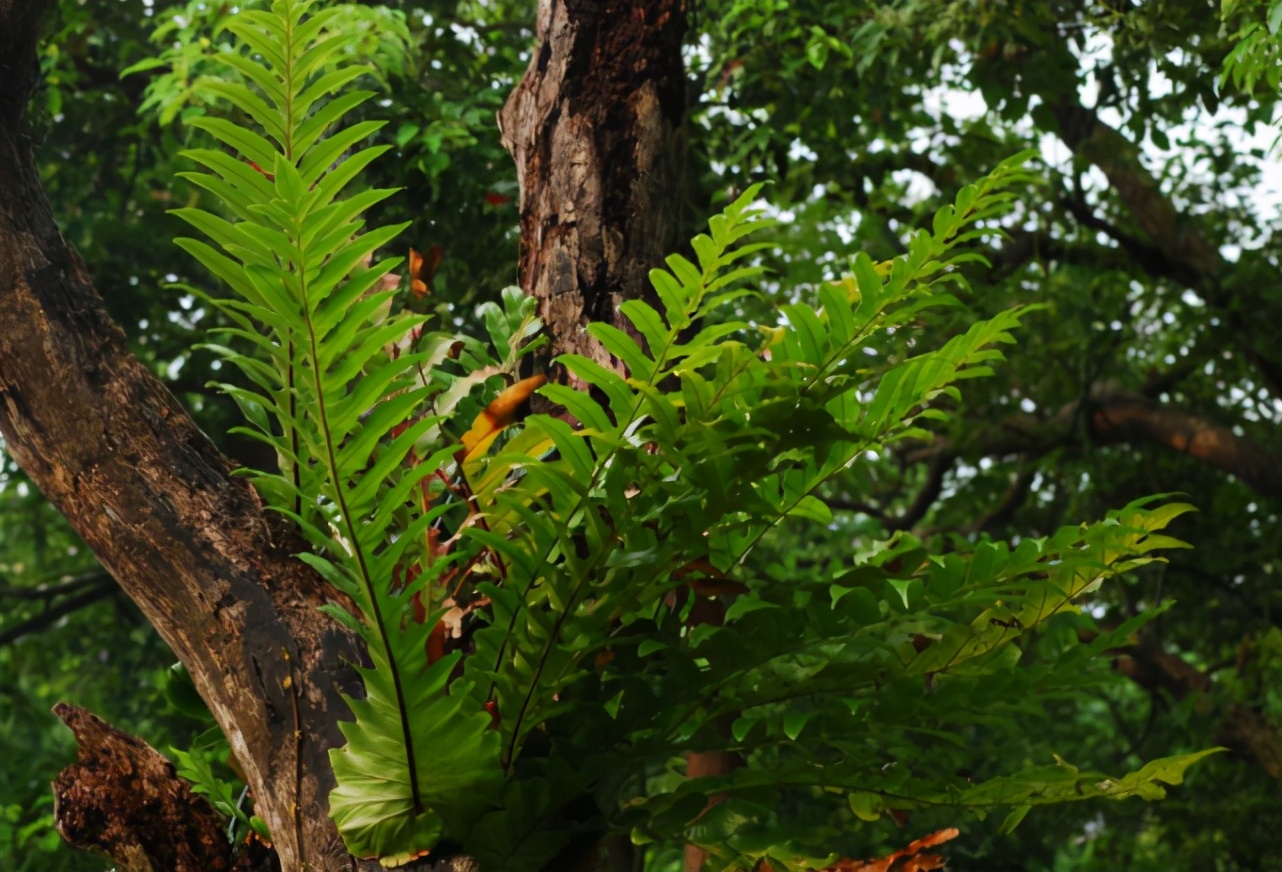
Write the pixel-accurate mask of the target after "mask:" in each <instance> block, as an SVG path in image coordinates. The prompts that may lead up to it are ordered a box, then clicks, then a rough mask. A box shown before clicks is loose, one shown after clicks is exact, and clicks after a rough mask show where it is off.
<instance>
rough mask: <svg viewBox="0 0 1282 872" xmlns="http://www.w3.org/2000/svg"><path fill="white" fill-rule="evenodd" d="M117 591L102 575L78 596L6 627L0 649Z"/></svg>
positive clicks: (1, 634) (114, 585) (0, 639)
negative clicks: (100, 578)
mask: <svg viewBox="0 0 1282 872" xmlns="http://www.w3.org/2000/svg"><path fill="white" fill-rule="evenodd" d="M118 590H119V588H117V587H116V583H115V582H114V581H112V580H111V578H110V577H108V576H106V574H105V573H104V575H103V580H102V581H100V582H98V584H97V585H95V586H93V587H91V588H89V589H88V590H86V591H84V592H83V593H81V594H80V595H79V596H73V597H70V598H68V599H65V600H63V601H62V602H60V603H55V604H54V605H51V606H49V607H48V608H46V609H44V610H43V611H41V612H40V613H39V614H37V615H33V616H32V617H30V618H27V620H25V621H21V622H19V623H17V624H14V625H13V626H12V627H8V628H6V629H5V630H4V631H3V632H0V648H3V647H4V646H5V645H8V644H10V643H12V642H16V641H17V640H18V639H21V638H22V637H23V636H28V635H30V634H32V633H38V632H40V631H41V630H44V629H46V628H47V627H51V626H53V625H54V624H56V623H57V622H58V621H60V620H62V619H63V618H65V617H66V616H67V615H70V614H71V613H73V612H78V611H80V610H81V609H83V608H85V607H86V606H91V605H93V604H94V603H96V602H98V601H100V600H105V599H107V598H108V597H110V596H111V595H112V594H114V593H116V592H118Z"/></svg>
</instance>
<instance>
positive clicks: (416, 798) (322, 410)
mask: <svg viewBox="0 0 1282 872" xmlns="http://www.w3.org/2000/svg"><path fill="white" fill-rule="evenodd" d="M294 25H295V21H294V19H293V17H292V16H291V17H290V19H289V20H288V22H287V24H286V32H285V38H286V52H285V70H284V74H285V76H284V77H285V93H286V94H287V95H288V97H289V99H288V100H286V104H287V105H286V107H285V131H286V134H285V143H284V145H285V153H284V158H285V160H286V161H287V162H289V163H290V165H291V166H292V165H293V163H294V133H295V131H294V119H295V116H296V113H295V106H294V101H295V100H296V99H297V97H298V94H297V92H296V91H295V87H294V86H295V70H294V60H295V57H294ZM290 234H291V236H292V237H293V239H292V241H293V242H294V244H295V245H296V247H297V248H298V251H299V253H300V255H302V258H300V262H299V264H298V287H299V294H300V297H301V300H300V302H301V303H302V309H303V323H304V325H305V328H306V330H307V341H308V347H309V350H310V352H311V364H312V365H311V371H312V386H313V389H314V390H315V392H316V412H317V416H318V419H319V420H318V423H319V424H320V429H321V439H322V440H323V442H324V446H325V462H326V467H327V471H328V473H329V477H330V481H331V482H333V485H334V498H335V500H336V501H337V503H338V510H339V513H340V514H341V515H342V517H343V525H344V527H346V529H347V537H348V541H349V542H350V543H351V549H352V554H353V555H354V556H355V557H356V563H357V566H358V567H359V569H360V581H361V584H362V585H363V586H364V587H365V593H366V596H367V597H368V598H369V605H370V610H371V612H372V614H371V617H372V618H373V620H374V624H375V626H376V627H377V631H378V638H379V642H380V644H381V645H382V646H383V654H384V657H385V658H386V660H387V664H388V672H389V675H390V677H391V680H392V687H393V689H394V691H395V694H396V708H397V713H398V714H399V716H400V725H401V735H402V738H403V741H404V745H405V760H406V765H407V768H408V770H409V771H408V773H407V774H408V777H409V788H410V797H411V800H412V802H413V807H414V812H415V813H416V814H421V813H422V812H423V797H422V793H421V791H420V788H419V783H418V764H417V760H416V757H415V753H414V734H413V731H412V729H411V728H410V722H409V707H408V705H407V704H406V695H405V688H404V686H403V682H402V679H401V670H400V666H399V664H398V663H397V662H396V657H395V654H394V652H393V649H392V639H391V634H390V631H389V628H388V626H387V621H386V620H384V618H383V611H382V608H381V607H380V606H379V602H378V592H377V590H376V589H375V587H374V580H373V578H372V577H371V574H370V570H369V562H368V560H367V559H366V556H365V549H364V548H363V547H362V545H361V540H360V535H359V532H358V530H357V528H356V523H355V519H354V518H353V517H352V512H351V508H350V506H349V505H348V502H347V492H346V489H345V488H344V486H343V477H342V476H341V474H340V472H339V464H338V449H337V446H336V445H335V443H334V436H333V433H332V431H331V429H330V425H329V407H328V403H327V402H326V399H325V384H324V381H325V380H324V374H323V373H322V371H321V370H322V365H321V356H320V347H319V343H318V341H317V338H316V327H315V324H314V323H313V321H312V311H311V305H310V302H309V300H308V289H307V270H306V268H305V263H306V250H305V249H304V247H303V245H302V234H301V232H300V231H299V228H298V227H291V228H290ZM291 344H292V338H291ZM289 359H290V380H291V383H292V382H293V379H294V364H293V360H294V358H293V355H292V354H291V355H290V358H289ZM290 396H291V400H292V398H293V392H292V391H291V393H290ZM291 411H292V410H291ZM293 436H294V438H295V439H297V438H298V434H297V428H295V432H294V434H293ZM296 447H297V446H295V448H296ZM295 456H297V454H295ZM294 476H295V480H296V481H298V479H299V476H300V472H299V470H298V469H297V467H295V470H294Z"/></svg>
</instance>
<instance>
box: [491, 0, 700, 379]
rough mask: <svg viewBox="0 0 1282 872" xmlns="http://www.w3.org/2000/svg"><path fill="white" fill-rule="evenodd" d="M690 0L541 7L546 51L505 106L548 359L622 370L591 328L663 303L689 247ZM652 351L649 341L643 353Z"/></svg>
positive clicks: (584, 0)
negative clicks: (658, 270)
mask: <svg viewBox="0 0 1282 872" xmlns="http://www.w3.org/2000/svg"><path fill="white" fill-rule="evenodd" d="M685 31H686V10H685V2H684V0H600V2H598V0H541V2H540V3H539V18H538V38H539V46H538V48H537V49H536V51H535V54H534V57H533V58H532V59H531V60H530V66H529V68H528V69H527V70H526V72H525V77H524V78H523V79H522V80H521V82H520V84H519V85H517V87H516V90H515V91H513V92H512V95H511V97H510V98H509V99H508V101H507V104H506V105H505V106H504V107H503V110H502V111H501V112H499V128H500V130H501V131H502V133H503V144H504V146H506V148H507V149H508V151H510V152H511V153H512V156H513V158H515V160H516V168H517V177H518V179H519V180H520V186H521V254H520V269H519V281H520V285H521V287H522V288H523V289H524V290H525V292H526V293H527V294H529V295H531V296H533V297H535V298H536V299H537V300H538V301H539V316H540V317H541V318H542V319H543V322H544V324H546V325H547V330H548V334H549V338H550V340H551V341H550V344H549V348H548V356H549V357H555V356H556V355H558V354H565V353H569V352H574V353H577V354H582V355H583V356H585V357H588V358H591V359H592V360H595V361H596V362H598V363H600V364H602V365H603V366H606V367H611V368H615V369H617V368H618V365H617V362H616V361H613V360H612V359H611V357H610V355H609V354H608V353H607V352H606V351H605V349H603V348H602V347H601V346H600V344H599V343H597V342H596V341H595V340H594V339H592V338H591V337H590V336H588V335H587V333H585V332H584V331H583V328H584V327H585V326H586V325H588V324H590V323H592V322H593V321H601V322H604V323H607V324H612V325H614V326H615V327H618V328H619V329H621V330H624V331H626V332H627V333H629V334H630V335H632V336H633V338H635V339H637V340H638V342H641V341H643V340H641V338H640V336H639V335H638V334H637V333H636V331H634V330H633V329H632V327H631V323H630V322H629V321H628V320H627V319H626V318H624V317H623V316H622V315H621V314H620V313H619V304H620V303H621V302H623V301H624V300H631V299H643V298H645V299H653V297H652V294H653V292H652V291H651V290H650V284H649V279H648V274H649V271H650V270H651V269H653V268H654V267H656V266H660V265H661V264H662V263H663V258H664V257H665V256H666V255H667V254H669V253H671V252H672V251H673V250H675V247H676V245H677V244H678V242H679V239H678V238H677V234H678V232H679V229H680V226H679V220H678V216H679V199H678V196H677V192H679V191H680V190H681V185H682V168H683V167H684V165H685V150H684V140H683V125H684V120H685V112H686V96H685V95H686V81H685V72H684V66H683V64H682V59H681V42H682V39H683V38H684V36H685ZM643 347H644V346H643Z"/></svg>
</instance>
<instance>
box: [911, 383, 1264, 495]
mask: <svg viewBox="0 0 1282 872" xmlns="http://www.w3.org/2000/svg"><path fill="white" fill-rule="evenodd" d="M1080 425H1084V426H1085V427H1086V429H1087V433H1088V434H1089V435H1090V437H1091V440H1092V441H1093V442H1095V443H1096V444H1099V445H1118V444H1131V445H1139V444H1158V445H1164V446H1166V447H1167V448H1169V449H1171V450H1174V451H1178V452H1180V453H1181V454H1184V455H1187V456H1189V457H1191V458H1194V459H1196V460H1198V461H1200V462H1202V463H1205V464H1207V465H1209V466H1212V467H1214V468H1216V469H1218V470H1220V471H1222V472H1226V473H1228V474H1230V475H1233V476H1234V477H1236V478H1237V479H1239V480H1240V481H1241V482H1242V483H1243V484H1245V485H1246V486H1247V487H1249V488H1251V489H1252V490H1254V491H1255V492H1256V493H1259V494H1260V495H1262V496H1266V497H1271V498H1273V499H1282V454H1280V453H1279V452H1278V451H1277V450H1275V449H1271V448H1269V447H1268V446H1264V445H1261V444H1259V443H1257V442H1254V441H1252V440H1250V439H1247V438H1245V437H1242V436H1238V435H1237V434H1235V433H1234V432H1233V431H1232V430H1231V429H1230V428H1228V427H1225V426H1223V425H1221V424H1216V423H1215V422H1213V421H1210V420H1208V419H1206V418H1203V417H1201V416H1199V415H1196V414H1194V413H1192V412H1189V411H1187V410H1185V409H1181V408H1179V407H1177V406H1173V405H1170V404H1166V403H1160V402H1157V401H1155V400H1152V399H1150V398H1148V397H1146V396H1144V395H1143V394H1141V393H1137V392H1134V391H1128V390H1125V389H1122V388H1118V387H1116V386H1111V385H1106V384H1105V385H1099V386H1097V387H1096V388H1095V390H1093V391H1092V393H1091V396H1090V398H1089V399H1088V400H1087V402H1086V403H1085V404H1083V403H1082V402H1080V401H1079V402H1074V403H1069V404H1068V405H1066V406H1064V407H1062V408H1061V409H1060V410H1059V411H1058V412H1056V413H1055V414H1054V415H1053V416H1051V417H1050V418H1049V419H1046V420H1039V419H1037V418H1034V417H1033V416H1031V415H1015V416H1011V417H1010V418H1007V419H1005V420H1003V421H1001V422H998V423H997V424H995V425H988V426H980V427H976V428H974V434H975V435H974V436H973V437H972V438H970V439H968V440H967V441H966V442H965V443H964V444H956V443H954V442H953V441H952V440H948V439H942V438H941V439H937V440H935V441H934V442H930V443H927V444H920V443H919V444H917V445H915V446H913V447H910V448H908V449H907V450H906V451H905V452H904V454H903V457H904V459H905V460H906V461H907V462H909V463H920V462H923V461H927V460H932V459H933V458H936V457H939V456H941V455H949V454H954V453H956V454H959V455H961V456H965V457H1009V456H1014V455H1017V454H1025V455H1029V456H1033V457H1036V456H1040V455H1042V454H1045V453H1047V452H1049V451H1052V450H1054V449H1056V448H1060V447H1063V446H1066V445H1072V444H1074V443H1075V442H1076V441H1078V439H1079V438H1080V437H1079V435H1078V433H1077V432H1076V427H1078V426H1080Z"/></svg>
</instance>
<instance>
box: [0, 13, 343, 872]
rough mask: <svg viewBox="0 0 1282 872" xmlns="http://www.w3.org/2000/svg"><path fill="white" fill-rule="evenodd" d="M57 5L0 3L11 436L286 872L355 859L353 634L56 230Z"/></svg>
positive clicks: (2, 252) (2, 318)
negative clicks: (154, 634)
mask: <svg viewBox="0 0 1282 872" xmlns="http://www.w3.org/2000/svg"><path fill="white" fill-rule="evenodd" d="M48 6H49V3H48V0H0V191H3V192H4V196H3V198H0V434H2V435H3V438H4V440H5V447H6V450H7V451H8V452H9V454H10V456H11V457H12V458H13V459H14V460H15V461H16V462H17V463H18V465H19V466H21V467H22V468H23V469H24V470H25V471H26V472H27V474H28V475H29V476H30V477H31V480H32V482H33V483H35V484H36V486H38V487H39V488H40V489H41V490H42V491H43V492H44V494H45V495H46V496H47V497H48V498H49V500H50V501H51V502H52V503H53V504H54V505H55V506H57V507H58V509H59V510H60V511H62V513H63V514H64V515H66V517H67V518H68V520H69V521H70V523H71V525H72V527H73V528H74V529H75V530H76V531H77V533H79V534H80V536H81V537H82V538H83V539H84V541H85V542H86V543H87V544H88V545H89V547H90V548H91V549H92V550H93V552H94V554H95V555H96V556H97V557H98V559H99V561H100V562H101V564H102V565H103V567H104V568H105V569H107V570H108V571H109V572H110V573H111V574H112V575H113V576H114V577H115V578H116V580H117V581H118V582H119V583H120V586H121V587H122V588H123V589H124V590H125V592H126V593H127V594H128V595H129V596H130V598H131V599H133V600H134V602H136V603H137V604H138V606H139V607H140V608H141V609H142V611H143V613H144V614H145V615H146V617H147V619H148V620H149V621H150V622H151V623H152V625H153V626H154V627H155V628H156V630H157V631H158V632H159V634H160V635H161V637H162V638H163V639H164V640H165V642H166V643H167V644H168V645H169V646H170V648H172V649H173V651H174V653H175V654H176V655H177V657H178V658H179V659H180V660H181V661H182V662H183V663H184V664H186V666H187V669H188V671H189V672H190V673H191V675H192V678H193V680H194V681H195V683H196V687H197V688H198V689H199V690H200V692H201V694H202V696H203V697H204V699H205V701H206V702H207V703H208V705H209V708H210V711H211V712H213V714H214V717H215V718H216V720H217V721H218V724H219V726H220V727H221V728H222V730H223V732H224V733H225V734H226V735H227V737H228V739H229V740H230V742H231V746H232V748H233V750H234V752H235V755H236V759H237V762H238V763H239V765H240V767H241V769H242V770H243V771H244V773H245V776H246V780H247V782H248V784H249V786H250V788H251V790H252V792H253V795H254V798H255V802H256V810H257V812H258V813H259V814H260V815H261V816H262V817H263V818H264V819H265V820H266V822H267V824H268V826H269V827H270V829H271V831H272V835H273V842H274V844H275V846H276V848H277V850H278V852H279V854H280V857H281V860H282V863H283V866H284V868H285V869H287V870H296V869H302V868H308V869H312V870H338V869H349V868H350V867H351V863H352V861H351V858H350V857H349V856H348V854H347V852H346V850H345V849H344V848H343V846H342V843H341V841H340V840H339V837H338V834H337V831H336V830H335V827H334V825H333V823H332V822H331V821H330V820H329V818H328V816H327V815H326V814H325V813H324V810H325V808H326V806H327V802H326V798H327V796H328V793H329V789H330V788H331V787H332V785H333V775H332V771H331V769H330V766H329V760H328V756H327V752H328V749H329V748H330V747H332V746H334V745H335V744H337V743H338V742H339V741H341V736H340V734H339V733H338V729H337V721H338V719H339V718H340V717H343V716H344V715H345V714H346V711H347V710H346V706H345V705H343V703H342V700H341V699H340V697H339V690H340V682H346V686H347V689H348V690H353V691H354V690H357V689H358V688H359V684H358V683H357V682H356V680H355V678H354V676H352V674H351V671H350V670H349V669H348V668H347V667H346V665H345V664H346V663H348V662H350V661H351V660H352V659H353V658H354V657H355V656H356V653H357V647H356V643H355V639H354V637H353V636H352V635H351V633H349V632H348V631H347V630H345V629H343V628H341V627H340V626H339V625H338V624H337V622H335V621H334V620H332V619H331V618H329V617H327V616H325V615H324V614H322V613H321V612H319V611H318V607H319V606H320V605H322V604H323V603H325V602H327V601H328V600H330V599H331V597H332V593H331V591H330V589H329V587H328V586H327V585H326V584H325V583H324V582H323V581H322V580H321V579H320V578H319V576H317V575H316V574H315V573H314V572H313V571H312V570H310V569H308V568H307V567H306V566H305V565H304V564H302V563H301V562H300V561H298V560H296V559H294V558H293V557H292V554H293V553H295V552H297V551H299V550H302V544H301V542H300V541H299V540H297V539H296V538H293V537H292V534H291V533H290V531H289V530H288V529H287V528H286V527H284V526H283V525H282V524H281V523H280V522H279V521H278V520H272V519H270V518H269V517H268V516H267V515H266V514H265V513H264V511H263V508H262V505H261V504H260V502H259V500H258V498H257V496H256V495H255V493H254V492H253V490H252V489H251V488H250V487H249V486H248V485H247V484H246V482H245V480H244V479H238V478H233V477H232V475H231V471H232V464H231V463H230V462H229V461H228V460H227V459H226V458H225V457H223V456H222V455H221V454H219V453H218V452H217V450H216V449H215V448H214V447H213V446H212V444H211V443H210V442H209V440H208V439H207V438H206V437H205V435H204V434H203V433H201V432H200V430H199V429H198V428H197V427H196V426H195V424H194V423H193V422H192V421H191V419H190V418H189V417H188V416H187V414H186V412H185V411H184V410H183V409H182V407H181V406H180V405H179V404H178V402H177V401H176V400H175V399H174V397H173V396H172V395H171V394H170V393H169V392H168V391H167V390H166V389H165V388H164V386H163V385H162V384H161V383H160V382H159V381H158V380H157V379H156V378H155V377H153V376H152V374H151V373H150V372H149V371H148V369H147V367H146V366H144V365H143V364H141V363H140V362H139V361H138V360H137V359H135V358H134V357H133V356H132V355H131V354H130V353H129V350H128V347H127V345H126V342H125V337H124V334H123V333H122V332H121V330H120V329H119V328H118V327H117V326H116V325H115V324H113V323H112V322H111V321H110V320H109V318H108V316H107V314H106V311H105V309H104V307H103V304H102V301H101V299H100V298H99V297H98V295H97V293H96V291H95V290H94V288H93V285H92V283H91V281H90V279H89V276H88V273H87V270H86V267H85V264H84V262H83V261H82V260H81V259H80V257H79V255H77V254H76V252H75V251H73V250H72V249H71V248H70V246H69V245H68V244H67V243H66V241H65V240H64V239H63V238H62V236H61V235H60V234H59V232H58V229H57V226H56V225H55V223H54V220H53V215H52V213H51V211H50V208H49V205H48V203H47V201H46V199H45V196H44V193H43V190H42V188H41V185H40V181H39V178H38V176H37V173H36V167H35V162H34V160H33V157H32V154H31V151H30V142H29V140H28V139H27V138H26V137H25V136H24V124H23V117H22V116H23V112H24V109H25V103H26V97H27V94H28V93H29V91H30V88H31V85H32V83H33V81H34V77H35V66H34V63H35V60H34V59H35V55H34V46H35V43H36V38H37V32H38V28H37V23H38V21H39V19H40V18H41V17H42V15H43V12H44V11H45V10H46V9H47V8H48Z"/></svg>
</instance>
